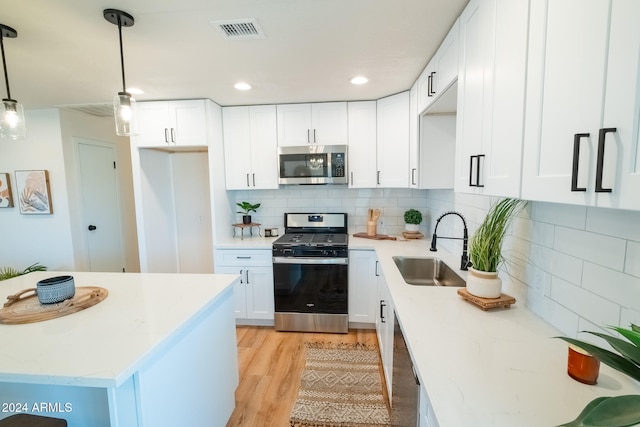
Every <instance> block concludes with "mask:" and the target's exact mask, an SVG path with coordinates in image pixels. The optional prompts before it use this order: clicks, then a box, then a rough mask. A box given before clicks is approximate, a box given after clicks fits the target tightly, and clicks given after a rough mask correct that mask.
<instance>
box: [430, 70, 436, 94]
mask: <svg viewBox="0 0 640 427" xmlns="http://www.w3.org/2000/svg"><path fill="white" fill-rule="evenodd" d="M435 74H436V72H435V71H432V72H431V74H430V75H429V96H433V95H435V94H436V91H435V90H433V76H435Z"/></svg>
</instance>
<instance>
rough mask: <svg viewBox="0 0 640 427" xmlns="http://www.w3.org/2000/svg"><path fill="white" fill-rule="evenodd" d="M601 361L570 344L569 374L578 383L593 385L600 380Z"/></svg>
mask: <svg viewBox="0 0 640 427" xmlns="http://www.w3.org/2000/svg"><path fill="white" fill-rule="evenodd" d="M599 373H600V361H599V360H598V359H596V358H595V357H593V356H592V355H591V354H589V353H588V352H586V351H584V350H583V349H581V348H580V347H577V346H575V345H573V344H569V359H568V361H567V374H569V376H570V377H571V378H573V379H574V380H576V381H579V382H581V383H584V384H590V385H593V384H595V383H596V382H597V380H598V374H599Z"/></svg>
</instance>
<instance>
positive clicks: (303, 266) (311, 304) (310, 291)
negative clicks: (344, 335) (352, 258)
mask: <svg viewBox="0 0 640 427" xmlns="http://www.w3.org/2000/svg"><path fill="white" fill-rule="evenodd" d="M348 264H349V260H348V258H313V257H308V258H306V257H274V258H273V278H274V296H275V311H276V313H278V312H281V313H282V312H288V313H324V314H347V313H348V311H347V310H348V298H347V292H348V270H349V265H348Z"/></svg>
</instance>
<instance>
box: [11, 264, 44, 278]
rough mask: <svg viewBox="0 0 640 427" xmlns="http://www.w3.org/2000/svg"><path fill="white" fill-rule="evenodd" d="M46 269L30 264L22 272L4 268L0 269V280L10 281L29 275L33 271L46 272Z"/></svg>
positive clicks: (42, 266) (39, 265)
mask: <svg viewBox="0 0 640 427" xmlns="http://www.w3.org/2000/svg"><path fill="white" fill-rule="evenodd" d="M46 269H47V267H45V266H44V265H41V264H39V263H37V262H36V263H35V264H31V265H30V266H29V267H27V268H25V269H24V270H16V269H15V268H11V267H5V268H2V269H0V280H7V279H11V278H12V277H17V276H22V275H23V274H29V273H31V272H33V271H46Z"/></svg>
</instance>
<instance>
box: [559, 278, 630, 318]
mask: <svg viewBox="0 0 640 427" xmlns="http://www.w3.org/2000/svg"><path fill="white" fill-rule="evenodd" d="M551 299H553V300H554V301H556V302H558V304H560V305H562V306H564V307H566V308H568V309H569V310H571V311H573V312H574V313H576V314H578V315H579V316H581V317H583V318H586V319H591V321H592V322H594V323H596V324H600V325H615V324H617V323H618V321H619V320H620V306H619V305H617V304H615V303H613V302H611V301H609V300H607V299H605V298H603V297H601V296H599V295H596V294H594V293H592V292H589V291H587V290H585V289H583V288H580V287H578V286H575V285H572V284H571V283H569V282H566V281H564V280H562V279H560V278H557V277H554V278H553V279H552V281H551Z"/></svg>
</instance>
